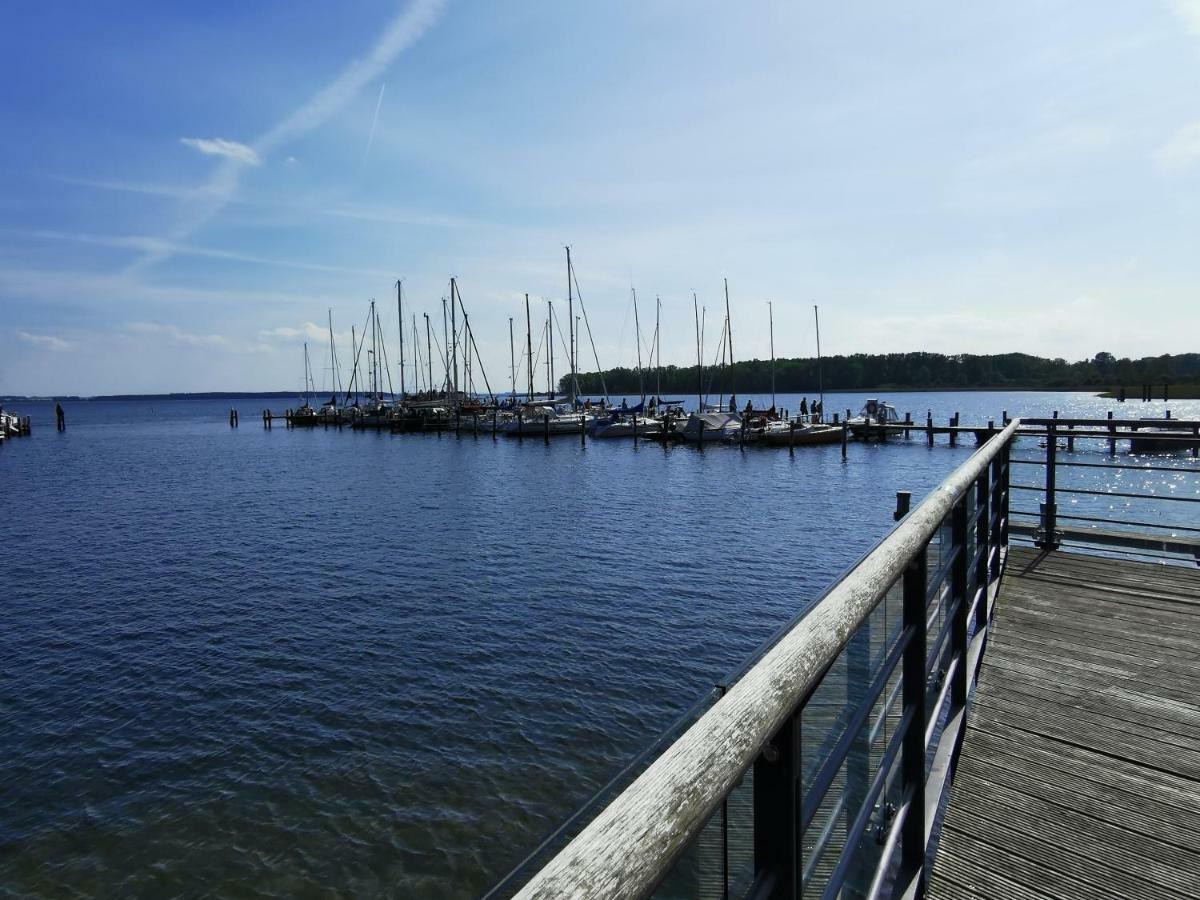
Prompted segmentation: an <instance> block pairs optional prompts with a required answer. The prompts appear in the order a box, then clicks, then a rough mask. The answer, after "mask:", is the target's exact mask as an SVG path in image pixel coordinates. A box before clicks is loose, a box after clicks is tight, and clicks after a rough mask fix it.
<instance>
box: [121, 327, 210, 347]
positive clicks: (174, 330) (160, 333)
mask: <svg viewBox="0 0 1200 900" xmlns="http://www.w3.org/2000/svg"><path fill="white" fill-rule="evenodd" d="M125 327H126V329H127V330H128V331H130V332H132V333H134V334H142V335H151V336H154V337H161V338H164V339H166V340H169V341H172V342H174V343H176V344H188V345H190V346H193V347H230V346H232V343H233V342H232V341H230V340H229V338H227V337H225V336H224V335H221V334H196V333H194V332H190V331H184V330H183V329H182V328H179V327H177V326H175V325H160V324H159V323H157V322H130V323H129V324H128V325H126V326H125Z"/></svg>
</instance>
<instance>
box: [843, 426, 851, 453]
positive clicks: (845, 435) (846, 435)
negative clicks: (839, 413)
mask: <svg viewBox="0 0 1200 900" xmlns="http://www.w3.org/2000/svg"><path fill="white" fill-rule="evenodd" d="M849 439H850V426H849V425H847V424H846V423H845V422H843V423H842V459H845V458H846V442H847V441H848V440H849Z"/></svg>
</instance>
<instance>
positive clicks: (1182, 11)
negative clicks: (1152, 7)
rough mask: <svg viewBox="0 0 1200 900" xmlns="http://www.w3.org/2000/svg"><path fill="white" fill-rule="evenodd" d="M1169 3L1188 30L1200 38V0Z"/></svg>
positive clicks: (1179, 0) (1170, 0) (1170, 1)
mask: <svg viewBox="0 0 1200 900" xmlns="http://www.w3.org/2000/svg"><path fill="white" fill-rule="evenodd" d="M1169 3H1170V6H1171V9H1173V10H1174V11H1175V15H1177V16H1179V18H1180V19H1182V20H1183V24H1184V26H1185V27H1186V28H1187V30H1188V31H1190V32H1191V33H1192V34H1194V35H1196V37H1200V0H1169Z"/></svg>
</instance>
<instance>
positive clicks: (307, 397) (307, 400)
mask: <svg viewBox="0 0 1200 900" xmlns="http://www.w3.org/2000/svg"><path fill="white" fill-rule="evenodd" d="M311 384H312V373H311V372H310V371H309V368H308V341H305V342H304V405H305V406H312V391H311V390H310V389H309V386H310V385H311Z"/></svg>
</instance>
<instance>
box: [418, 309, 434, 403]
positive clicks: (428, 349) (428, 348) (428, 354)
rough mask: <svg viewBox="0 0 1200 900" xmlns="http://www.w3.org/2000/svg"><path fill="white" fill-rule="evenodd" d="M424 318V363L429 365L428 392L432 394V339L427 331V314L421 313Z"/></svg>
mask: <svg viewBox="0 0 1200 900" xmlns="http://www.w3.org/2000/svg"><path fill="white" fill-rule="evenodd" d="M421 315H423V316H424V317H425V362H426V363H427V364H428V365H429V382H428V387H429V392H430V393H433V338H432V336H431V333H430V330H429V313H421Z"/></svg>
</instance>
